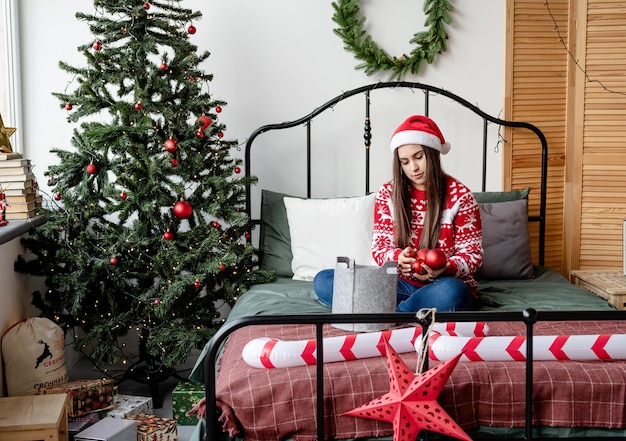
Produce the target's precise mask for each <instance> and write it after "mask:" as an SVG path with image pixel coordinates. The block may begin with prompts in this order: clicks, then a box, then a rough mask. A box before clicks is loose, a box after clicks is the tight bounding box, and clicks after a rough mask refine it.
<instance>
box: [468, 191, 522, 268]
mask: <svg viewBox="0 0 626 441" xmlns="http://www.w3.org/2000/svg"><path fill="white" fill-rule="evenodd" d="M478 206H479V208H480V217H481V221H482V226H483V249H484V251H485V254H484V257H483V264H482V266H481V268H480V269H479V270H478V271H477V273H476V277H477V279H528V278H530V277H532V276H533V265H532V255H531V250H530V233H529V232H528V199H519V200H514V201H507V202H484V203H481V204H478Z"/></svg>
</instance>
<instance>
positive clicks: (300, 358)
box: [241, 322, 489, 369]
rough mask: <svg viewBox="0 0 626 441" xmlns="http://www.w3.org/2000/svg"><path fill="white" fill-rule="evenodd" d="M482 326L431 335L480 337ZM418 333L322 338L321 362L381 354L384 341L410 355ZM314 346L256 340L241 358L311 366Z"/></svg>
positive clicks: (439, 327) (266, 364)
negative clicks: (322, 358)
mask: <svg viewBox="0 0 626 441" xmlns="http://www.w3.org/2000/svg"><path fill="white" fill-rule="evenodd" d="M488 329H489V328H488V326H487V324H486V323H481V322H467V323H434V324H433V327H432V330H433V333H437V334H442V335H443V334H445V335H472V336H483V335H486V334H487V332H488ZM421 334H422V329H421V328H420V327H410V328H399V329H390V330H386V331H379V332H365V333H360V334H349V335H342V336H338V337H327V338H325V339H324V342H323V344H324V362H333V361H346V360H356V359H361V358H369V357H378V356H380V355H385V343H384V342H385V340H387V341H388V342H389V344H390V345H391V347H392V348H393V349H394V350H395V351H396V352H397V353H398V354H401V353H405V352H413V351H414V350H415V348H414V346H413V345H414V344H415V342H416V341H417V340H418V337H420V335H421ZM316 349H317V344H316V342H315V340H314V339H312V340H297V341H283V340H278V339H275V338H256V339H254V340H251V341H250V342H248V343H247V344H246V345H245V346H244V348H243V350H242V354H241V355H242V357H243V359H244V360H245V362H246V363H248V364H249V365H250V366H252V367H256V368H267V369H272V368H282V367H292V366H305V365H313V364H315V362H316Z"/></svg>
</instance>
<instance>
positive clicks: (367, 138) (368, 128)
mask: <svg viewBox="0 0 626 441" xmlns="http://www.w3.org/2000/svg"><path fill="white" fill-rule="evenodd" d="M380 89H410V90H413V91H414V90H421V91H422V92H423V93H424V107H425V108H424V114H425V115H429V113H430V97H431V96H435V95H442V96H445V97H448V98H450V99H451V100H453V101H455V102H457V103H458V104H460V105H462V106H463V107H466V108H467V109H469V110H470V111H471V112H473V113H475V114H476V115H478V116H479V117H480V118H482V123H483V127H482V129H483V142H482V155H483V160H482V185H481V191H485V189H486V176H487V139H488V137H487V134H488V131H487V126H488V124H489V123H492V124H497V125H499V126H503V127H515V128H522V129H527V130H530V131H532V132H533V133H534V134H535V135H536V136H537V138H538V140H539V142H540V143H541V183H540V192H539V214H538V215H529V217H528V220H529V222H537V223H538V225H539V234H538V249H537V251H538V264H539V265H544V257H545V256H544V254H545V240H546V239H545V235H546V201H547V179H548V142H547V140H546V137H545V136H544V134H543V132H542V131H541V130H540V129H539V128H538V127H536V126H534V125H533V124H530V123H527V122H518V121H506V120H503V119H500V118H498V117H495V116H492V115H489V114H487V113H485V112H484V111H482V110H481V109H480V108H478V107H477V106H475V105H474V104H472V103H470V102H469V101H467V100H465V99H464V98H462V97H460V96H458V95H456V94H454V93H452V92H450V91H447V90H445V89H441V88H439V87H435V86H430V85H428V84H423V83H416V82H410V81H390V82H378V83H374V84H369V85H366V86H362V87H358V88H356V89H352V90H348V91H346V92H343V93H341V95H338V96H336V97H334V98H333V99H331V100H329V101H327V102H326V103H324V104H322V105H321V106H320V107H318V108H316V109H315V110H313V111H312V112H311V113H309V114H307V115H305V116H303V117H302V118H299V119H295V120H292V121H286V122H282V123H277V124H267V125H264V126H261V127H259V128H258V129H256V130H255V131H254V132H252V134H251V135H250V137H249V138H248V140H247V141H246V147H245V175H246V176H251V174H252V172H251V150H252V145H253V143H254V141H255V139H256V138H257V137H258V136H259V135H261V134H263V133H267V132H270V131H273V130H284V129H289V128H292V127H297V126H302V125H304V126H305V128H306V131H305V142H306V196H307V197H311V145H312V144H311V139H312V122H313V119H314V118H315V117H316V116H318V115H320V114H321V113H322V112H324V111H326V110H328V109H331V108H333V107H334V106H335V105H336V104H337V103H339V102H340V101H343V100H346V99H348V98H350V97H352V96H355V95H363V96H364V98H365V108H364V121H365V123H364V129H363V141H364V145H365V149H364V154H365V182H364V187H365V193H364V194H368V193H370V145H371V140H372V125H371V120H370V108H371V102H370V95H371V93H372V92H373V91H375V90H380ZM246 212H247V214H248V216H250V218H251V219H252V221H253V222H254V223H255V224H257V225H258V224H259V223H260V219H256V218H255V217H254V216H253V215H252V196H251V188H250V185H249V184H248V186H247V192H246Z"/></svg>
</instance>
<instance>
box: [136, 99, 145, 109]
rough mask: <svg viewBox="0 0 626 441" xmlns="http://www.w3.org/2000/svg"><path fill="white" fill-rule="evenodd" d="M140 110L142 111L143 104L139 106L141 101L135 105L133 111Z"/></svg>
mask: <svg viewBox="0 0 626 441" xmlns="http://www.w3.org/2000/svg"><path fill="white" fill-rule="evenodd" d="M141 109H143V104H141V101H139V102H137V103H136V104H135V110H141Z"/></svg>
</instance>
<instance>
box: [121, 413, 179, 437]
mask: <svg viewBox="0 0 626 441" xmlns="http://www.w3.org/2000/svg"><path fill="white" fill-rule="evenodd" d="M126 419H128V420H134V421H136V422H137V441H155V440H158V441H178V428H177V426H176V421H174V420H173V419H171V418H164V417H160V416H156V415H149V414H144V413H140V414H137V415H129V416H128V417H126Z"/></svg>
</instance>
